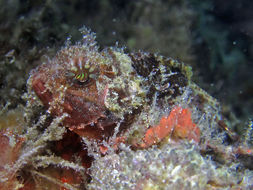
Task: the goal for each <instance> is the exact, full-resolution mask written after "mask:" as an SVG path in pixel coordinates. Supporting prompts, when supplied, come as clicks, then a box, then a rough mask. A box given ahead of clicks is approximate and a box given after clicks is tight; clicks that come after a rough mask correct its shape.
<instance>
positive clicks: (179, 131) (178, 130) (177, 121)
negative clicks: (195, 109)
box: [141, 106, 200, 148]
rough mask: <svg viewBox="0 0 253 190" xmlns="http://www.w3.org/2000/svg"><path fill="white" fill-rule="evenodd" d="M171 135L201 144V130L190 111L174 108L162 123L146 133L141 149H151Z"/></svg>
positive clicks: (162, 119)
mask: <svg viewBox="0 0 253 190" xmlns="http://www.w3.org/2000/svg"><path fill="white" fill-rule="evenodd" d="M168 135H171V136H172V137H173V138H182V139H188V140H194V141H195V142H197V143H198V142H199V140H200V130H199V128H198V127H197V126H196V124H195V123H193V121H192V119H191V112H190V110H189V109H183V108H181V107H178V106H176V107H174V108H173V109H172V110H171V112H170V114H169V116H168V117H162V118H161V120H160V123H159V124H158V125H156V126H154V127H151V128H149V129H148V130H147V131H146V134H145V137H144V138H143V141H144V143H143V144H141V147H143V148H145V147H149V146H151V145H153V144H156V143H158V142H160V141H161V140H162V139H164V138H165V137H167V136H168Z"/></svg>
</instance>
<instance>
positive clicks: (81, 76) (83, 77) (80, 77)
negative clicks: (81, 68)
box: [75, 73, 89, 83]
mask: <svg viewBox="0 0 253 190" xmlns="http://www.w3.org/2000/svg"><path fill="white" fill-rule="evenodd" d="M75 79H76V80H78V81H79V82H81V83H84V82H86V81H87V80H88V79H89V77H88V74H87V73H80V74H77V75H75Z"/></svg>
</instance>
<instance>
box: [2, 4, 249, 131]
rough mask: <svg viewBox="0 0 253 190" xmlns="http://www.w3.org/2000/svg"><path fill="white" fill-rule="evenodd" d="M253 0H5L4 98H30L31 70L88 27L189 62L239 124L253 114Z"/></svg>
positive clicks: (130, 47) (12, 102)
mask: <svg viewBox="0 0 253 190" xmlns="http://www.w3.org/2000/svg"><path fill="white" fill-rule="evenodd" d="M252 10H253V1H251V0H240V1H239V0H136V1H134V0H92V1H91V0H61V1H50V0H38V1H32V0H30V1H28V0H0V105H1V107H4V106H5V105H9V109H13V108H15V107H16V106H17V105H19V104H25V102H24V101H23V99H22V97H21V96H22V94H23V93H24V92H26V80H27V78H28V76H29V71H30V70H31V69H32V68H34V67H36V66H37V65H38V64H40V63H41V61H42V60H43V55H48V56H50V55H54V53H55V52H56V51H57V50H58V49H59V48H60V47H61V46H63V45H64V42H65V40H66V38H67V37H70V36H71V37H72V41H73V42H76V41H78V40H79V39H80V38H81V34H80V33H79V29H80V28H81V27H82V26H84V25H85V26H87V27H89V28H91V30H92V31H94V32H96V34H97V39H98V43H99V44H100V46H101V48H103V47H106V46H114V45H115V44H116V43H118V44H119V46H120V47H126V51H138V50H144V51H149V52H157V53H160V54H162V55H165V56H170V57H173V58H175V59H178V60H179V61H182V62H185V63H188V64H190V65H191V66H192V67H193V71H194V77H193V79H194V81H195V82H196V83H197V84H199V85H200V86H201V87H202V88H204V89H205V90H206V91H207V92H209V93H210V94H211V95H213V96H214V97H215V98H217V99H218V100H219V101H220V102H221V104H222V105H223V114H224V115H225V116H226V117H227V118H228V120H229V121H230V122H231V123H232V126H233V127H235V129H236V130H240V129H239V127H240V126H242V125H244V124H245V122H247V120H248V119H249V118H253V43H252V41H253V11H252Z"/></svg>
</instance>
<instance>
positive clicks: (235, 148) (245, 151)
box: [0, 28, 253, 189]
mask: <svg viewBox="0 0 253 190" xmlns="http://www.w3.org/2000/svg"><path fill="white" fill-rule="evenodd" d="M81 32H82V34H83V39H82V41H80V42H78V43H76V44H71V43H69V41H67V43H66V46H64V47H63V48H62V49H60V50H59V51H58V53H57V54H56V55H55V56H54V57H53V58H48V60H47V61H46V62H44V63H41V65H39V66H38V67H37V68H35V69H34V70H32V71H31V73H30V77H29V79H28V81H27V88H28V93H27V94H25V95H24V98H25V99H26V100H27V105H26V107H24V108H23V110H24V113H25V115H24V117H25V122H24V124H23V126H22V130H19V131H16V132H15V131H14V133H15V137H16V138H15V139H16V140H15V141H14V144H13V142H11V141H10V139H11V138H9V137H8V136H7V132H6V131H5V130H2V128H1V130H2V131H1V134H0V141H1V142H0V143H1V144H3V145H4V147H6V151H7V152H8V155H10V157H11V158H12V159H11V160H10V161H9V162H7V160H6V155H7V154H0V156H1V160H2V159H3V160H4V162H3V163H5V164H4V165H3V166H2V165H1V168H0V174H1V183H0V187H3V188H7V189H10V187H11V188H12V187H15V188H16V189H46V188H51V189H52V188H55V189H85V188H86V189H163V188H165V189H168V188H169V189H171V188H172V189H173V188H174V189H216V188H219V189H227V188H230V189H236V188H237V189H238V188H239V189H244V188H246V189H247V188H248V189H250V188H252V187H253V183H252V181H253V180H252V179H253V172H252V168H251V167H250V164H248V163H249V162H251V163H252V160H253V155H252V146H250V143H245V141H243V140H242V139H240V138H238V137H237V136H236V135H235V134H234V133H233V132H231V131H230V130H229V128H228V126H227V125H226V124H225V122H224V120H223V118H222V115H221V113H220V105H219V103H218V102H217V101H216V100H215V99H214V98H212V97H211V96H210V95H208V94H207V93H206V92H205V91H204V90H202V89H201V88H199V87H198V86H197V85H196V84H195V83H194V82H193V81H191V76H192V71H191V67H190V66H188V65H186V64H184V63H180V62H178V61H176V60H174V59H172V58H166V57H163V56H161V55H158V54H152V53H145V52H142V51H139V52H137V53H126V52H125V51H124V49H123V48H118V47H109V48H105V49H103V50H101V49H100V48H99V47H98V45H97V43H96V41H95V34H94V33H92V32H91V31H89V30H88V29H86V28H83V29H82V30H81ZM7 119H8V118H7ZM11 143H12V144H11ZM11 146H12V147H11ZM10 147H11V148H10ZM16 149H17V150H18V151H14V150H16ZM10 166H15V167H14V168H16V169H15V171H14V170H12V169H11V167H10ZM10 174H11V175H10ZM73 175H74V176H75V178H73ZM6 184H7V185H6ZM42 184H43V185H42Z"/></svg>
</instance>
